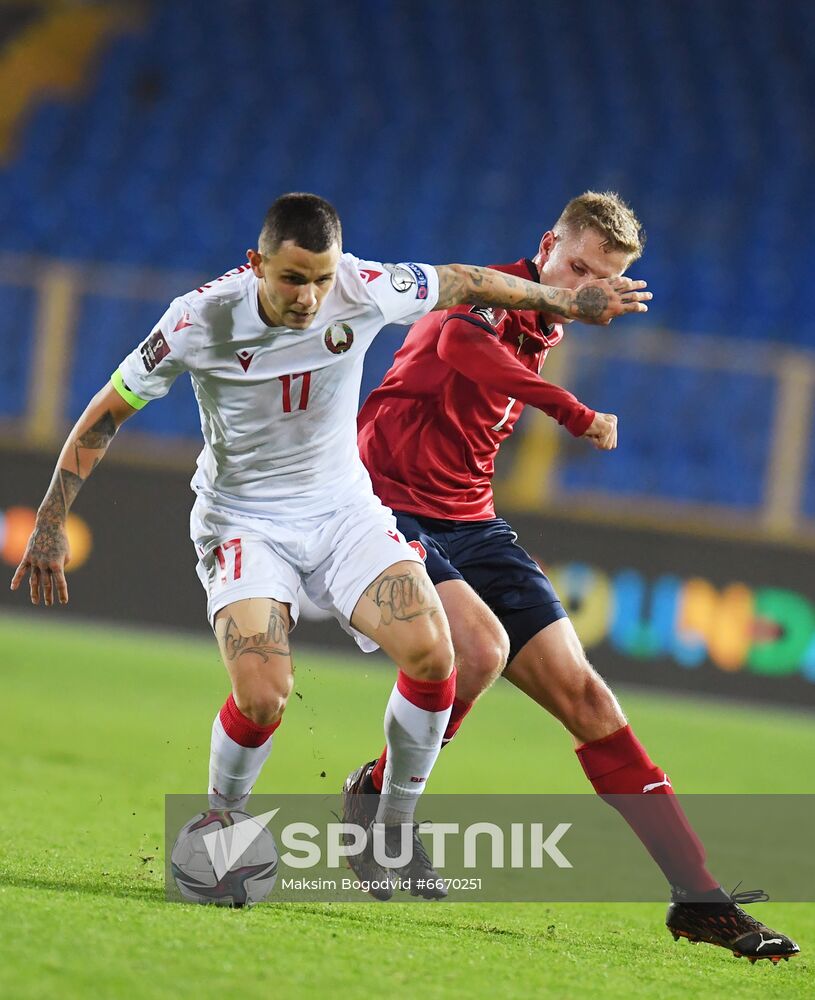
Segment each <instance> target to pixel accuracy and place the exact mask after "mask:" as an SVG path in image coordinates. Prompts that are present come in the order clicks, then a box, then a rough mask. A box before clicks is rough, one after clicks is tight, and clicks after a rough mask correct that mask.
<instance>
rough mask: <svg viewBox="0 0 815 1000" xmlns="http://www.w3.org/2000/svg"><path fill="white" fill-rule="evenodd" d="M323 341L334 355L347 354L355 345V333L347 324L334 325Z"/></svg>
mask: <svg viewBox="0 0 815 1000" xmlns="http://www.w3.org/2000/svg"><path fill="white" fill-rule="evenodd" d="M323 340H324V341H325V346H326V347H327V348H328V349H329V351H331V353H332V354H345V352H346V351H348V350H350V348H351V345H352V344H353V343H354V331H353V330H352V329H351V327H350V326H349V325H348V324H347V323H332V324H331V326H330V327H329V328H328V329H327V330H326V331H325V336H324V337H323Z"/></svg>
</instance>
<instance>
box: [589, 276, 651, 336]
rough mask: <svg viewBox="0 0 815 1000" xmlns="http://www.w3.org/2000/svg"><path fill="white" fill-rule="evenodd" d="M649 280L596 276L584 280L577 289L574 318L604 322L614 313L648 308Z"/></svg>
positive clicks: (608, 321) (616, 314)
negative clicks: (646, 289) (589, 279)
mask: <svg viewBox="0 0 815 1000" xmlns="http://www.w3.org/2000/svg"><path fill="white" fill-rule="evenodd" d="M646 287H647V283H646V282H644V281H634V280H633V279H632V278H622V277H620V278H593V279H592V280H591V281H584V282H583V284H582V285H578V286H577V288H575V290H574V300H573V302H572V311H571V316H572V319H576V320H579V321H580V322H581V323H593V324H596V325H601V326H605V325H606V324H608V323H610V322H611V321H612V320H613V319H614V317H615V316H624V315H625V314H626V313H644V312H648V306H647V305H646V303H647V302H650V301H651V298H652V295H651V293H650V292H646V291H644V289H645V288H646Z"/></svg>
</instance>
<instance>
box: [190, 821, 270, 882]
mask: <svg viewBox="0 0 815 1000" xmlns="http://www.w3.org/2000/svg"><path fill="white" fill-rule="evenodd" d="M278 812H280V808H279V807H278V808H277V809H272V810H271V812H265V813H261V814H260V816H251V817H250V818H249V819H242V820H241V821H240V823H235V825H234V826H227V827H221V828H219V829H218V830H215V831H214V832H213V833H205V834H204V836H203V841H204V846H205V847H206V849H207V854H208V855H209V860H210V861H211V862H212V868H213V870H214V872H215V877H216V878H217V879H218V881H219V882H220V881H221V879H222V878H223V877H224V875H226V873H227V872H228V871H230V870H231V869H232V868H234V867H235V865H236V864H237V863H238V862H239V861H240V859H241V858H242V857H243V855H244V854H245V853H246V851H247V850H248V848H249V847H251V846H252V844H253V843H254V842H255V841H256V840H257V839H258V837H259V836H260V835H261V834H262V833H263V831H264V829H265V828H266V824H267V823H268V822H269V820H270V819H271V818H272V816H274V815H275V813H278Z"/></svg>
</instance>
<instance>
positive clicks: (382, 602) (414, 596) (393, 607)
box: [365, 572, 438, 625]
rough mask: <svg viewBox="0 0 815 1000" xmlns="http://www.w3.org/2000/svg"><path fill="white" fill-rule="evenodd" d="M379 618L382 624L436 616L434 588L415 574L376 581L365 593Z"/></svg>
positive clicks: (408, 573) (436, 607) (423, 578)
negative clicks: (424, 616) (375, 608)
mask: <svg viewBox="0 0 815 1000" xmlns="http://www.w3.org/2000/svg"><path fill="white" fill-rule="evenodd" d="M365 593H366V594H367V595H368V597H370V599H371V600H372V601H373V602H374V604H375V605H376V606H377V607H378V608H379V613H380V615H381V616H382V618H381V624H382V625H390V624H391V623H392V622H395V621H400V622H409V621H413V619H414V618H419V617H421V616H422V615H429V616H430V617H431V618H432V617H433V615H435V614H437V613H438V604H437V602H436V592H435V590H434V588H433V585H432V584H431V583H430V581H429V580H428V579H426V578H425V577H423V576H418V575H417V574H415V573H411V572H407V573H396V574H394V575H393V576H384V577H382V578H381V579H380V580H377V581H375V582H374V583H372V584H371V586H370V587H368V589H367V590H366V591H365Z"/></svg>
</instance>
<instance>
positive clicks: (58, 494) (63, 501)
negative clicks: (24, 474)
mask: <svg viewBox="0 0 815 1000" xmlns="http://www.w3.org/2000/svg"><path fill="white" fill-rule="evenodd" d="M115 434H116V422H115V421H114V419H113V416H112V415H111V413H110V411H109V410H108V411H106V412H105V414H104V416H102V417H100V418H99V420H97V421H96V423H95V424H94V425H93V427H91V428H90V429H89V430H87V431H85V432H84V433H83V434H79V435H78V436H77V438H76V440H75V441H74V443H73V451H72V452H70V453H69V454H68V456H67V462H66V464H67V465H68V466H69V467H68V468H64V467H58V468H57V469H55V470H54V475H53V477H52V479H51V484H50V486H49V487H48V492H47V493H46V494H45V497H44V498H43V501H42V503H41V504H40V509H39V510H38V511H37V522H36V526H35V528H34V535H33V538H32V552H33V554H34V555H35V557H36V558H38V559H43V560H48V561H50V560H57V561H58V560H59V559H60V558H61V557H62V556H64V555H65V554H66V551H67V544H66V541H65V535H64V528H65V519H66V518H67V516H68V511H69V510H70V509H71V505H72V504H73V502H74V500H75V499H76V495H77V493H79V491H80V489H82V484H83V483H84V482H85V480H86V479H87V478H88V476H89V475H90V474H91V472H93V470H94V469H95V468H96V466H97V465H98V464H99V462H100V461H101V459H102V456H103V455H104V454H105V452H106V451H107V448H108V445H109V444H110V442H111V441H112V440H113V437H114V435H115ZM70 466H73V468H71V467H70Z"/></svg>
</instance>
